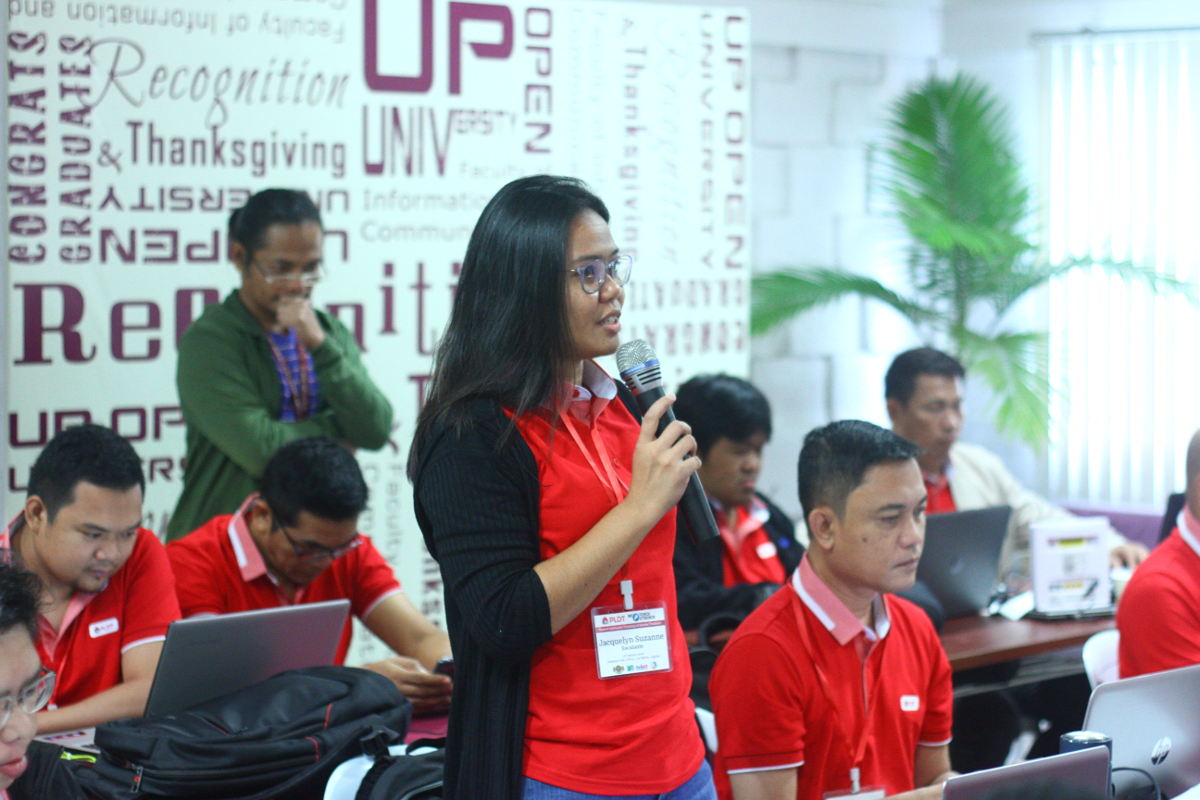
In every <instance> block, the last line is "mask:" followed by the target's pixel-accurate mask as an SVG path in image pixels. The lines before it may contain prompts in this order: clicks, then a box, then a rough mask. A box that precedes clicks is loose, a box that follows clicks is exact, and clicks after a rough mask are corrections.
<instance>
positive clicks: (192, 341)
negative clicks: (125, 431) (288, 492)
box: [167, 189, 392, 540]
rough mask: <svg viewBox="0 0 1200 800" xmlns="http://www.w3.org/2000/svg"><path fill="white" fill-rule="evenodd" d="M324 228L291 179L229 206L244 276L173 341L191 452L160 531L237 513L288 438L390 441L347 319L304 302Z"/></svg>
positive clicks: (172, 534)
mask: <svg viewBox="0 0 1200 800" xmlns="http://www.w3.org/2000/svg"><path fill="white" fill-rule="evenodd" d="M322 236H323V229H322V227H321V216H320V213H319V212H318V210H317V207H316V206H315V205H314V204H313V202H312V200H311V199H309V197H308V195H306V194H304V193H302V192H298V191H293V190H290V189H266V190H264V191H261V192H258V193H257V194H255V195H254V196H253V197H251V198H250V199H249V200H248V201H247V202H246V205H245V206H243V207H242V208H240V209H238V210H236V211H234V212H233V214H232V215H231V216H230V219H229V257H230V260H231V261H233V263H234V265H235V266H236V267H237V269H238V272H240V273H241V276H242V284H241V286H240V287H239V288H238V289H235V290H234V291H233V292H230V294H229V296H228V297H227V298H225V300H224V302H222V303H217V304H213V305H211V306H209V307H208V308H207V309H205V311H204V313H203V314H202V315H201V316H200V318H199V319H197V320H196V321H195V323H193V324H192V326H191V327H189V328H188V330H187V332H186V333H185V334H184V335H183V338H182V339H181V340H180V343H179V364H178V368H177V371H176V384H177V386H178V388H179V400H180V405H181V406H182V407H183V417H184V421H185V422H186V423H187V457H186V459H187V460H186V468H185V470H184V475H183V492H182V494H181V495H180V497H179V502H178V504H177V505H176V506H175V513H174V514H172V516H171V520H170V523H169V524H168V526H167V539H168V540H170V539H177V538H179V537H181V536H183V535H185V534H187V533H188V532H189V531H191V530H194V529H195V528H197V527H199V526H200V525H202V524H203V523H204V522H206V521H207V520H209V519H210V518H212V517H214V516H216V515H218V514H230V513H233V511H235V510H236V509H237V507H238V505H239V504H240V503H241V502H242V500H243V499H245V498H246V497H247V496H248V495H250V494H252V493H254V492H255V491H256V490H257V482H258V478H259V476H260V475H261V474H262V471H263V467H265V466H266V463H267V460H268V459H270V457H271V455H272V454H273V453H274V452H275V450H277V449H278V448H279V446H280V445H282V444H284V443H285V442H289V441H292V440H293V439H300V438H304V437H308V436H330V437H332V438H335V439H338V440H340V441H341V442H343V443H344V444H345V445H346V446H347V447H350V448H358V447H363V448H366V449H368V450H376V449H378V448H380V447H382V446H383V445H384V444H386V443H387V441H388V434H389V432H390V431H391V428H392V406H391V403H389V402H388V400H387V398H386V397H384V395H383V393H382V392H380V391H379V387H377V386H376V385H375V384H374V383H373V382H372V381H371V378H370V376H368V375H367V371H366V368H365V366H364V365H363V363H362V359H361V356H360V354H359V349H358V345H357V344H356V343H355V341H354V337H353V336H352V335H351V333H350V331H349V330H348V329H347V328H346V326H345V325H343V324H342V323H341V322H339V321H338V320H337V319H336V318H334V317H332V316H330V315H329V314H327V313H325V312H324V311H321V310H319V309H317V308H315V307H314V306H313V303H312V298H311V295H312V290H313V287H314V286H315V285H316V283H317V281H319V280H320V279H321V277H322V271H321V257H322Z"/></svg>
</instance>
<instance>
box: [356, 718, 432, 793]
mask: <svg viewBox="0 0 1200 800" xmlns="http://www.w3.org/2000/svg"><path fill="white" fill-rule="evenodd" d="M445 747H446V740H445V739H444V738H442V739H418V740H417V741H415V742H413V743H412V744H410V745H409V750H410V751H419V752H417V753H416V754H414V755H405V756H393V755H391V754H390V753H389V752H388V749H387V748H388V743H387V740H386V737H385V736H384V735H383V731H377V732H375V733H374V734H373V735H369V736H367V737H366V738H364V739H363V742H362V749H363V752H364V753H366V755H368V756H370V757H371V758H372V759H373V760H374V762H375V763H374V764H372V766H371V769H370V771H369V772H367V774H366V775H364V776H363V779H362V783H360V784H359V785H358V791H357V792H356V793H355V795H354V800H442V783H443V778H444V774H445V766H446V750H445Z"/></svg>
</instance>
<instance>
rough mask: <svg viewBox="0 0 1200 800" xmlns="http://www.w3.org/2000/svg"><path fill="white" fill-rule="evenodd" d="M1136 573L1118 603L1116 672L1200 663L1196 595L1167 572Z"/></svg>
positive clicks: (1137, 672) (1125, 673)
mask: <svg viewBox="0 0 1200 800" xmlns="http://www.w3.org/2000/svg"><path fill="white" fill-rule="evenodd" d="M1152 569H1153V566H1152ZM1139 577H1142V576H1139V573H1137V572H1135V573H1134V575H1133V578H1132V579H1131V580H1130V582H1129V586H1128V587H1126V589H1125V593H1124V594H1123V595H1122V596H1121V603H1120V605H1119V606H1118V607H1117V630H1119V631H1120V632H1121V638H1120V642H1119V644H1118V650H1117V653H1118V663H1119V669H1120V675H1121V677H1122V678H1129V677H1133V676H1135V675H1145V674H1146V673H1148V672H1159V671H1161V670H1164V669H1174V668H1175V667H1185V666H1188V665H1191V664H1200V613H1198V612H1197V606H1196V598H1195V597H1194V596H1192V595H1191V593H1190V592H1188V591H1187V589H1186V587H1185V586H1183V585H1182V584H1181V582H1180V581H1179V580H1178V579H1176V578H1175V577H1174V576H1172V575H1168V574H1165V573H1163V572H1150V571H1147V573H1146V575H1145V576H1144V577H1142V580H1140V581H1139V580H1138V578H1139Z"/></svg>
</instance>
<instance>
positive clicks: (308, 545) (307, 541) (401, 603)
mask: <svg viewBox="0 0 1200 800" xmlns="http://www.w3.org/2000/svg"><path fill="white" fill-rule="evenodd" d="M366 505H367V486H366V483H365V482H364V481H363V477H362V472H361V471H360V470H359V468H358V463H357V462H356V461H355V460H354V456H353V455H351V453H350V452H349V451H348V450H347V449H346V448H345V447H342V446H341V445H340V444H338V443H337V442H335V441H333V440H332V439H329V438H327V437H318V438H311V439H301V440H299V441H294V442H289V443H288V444H286V445H284V446H283V447H281V448H280V449H279V451H278V452H277V453H276V454H275V455H274V456H272V457H271V460H270V461H268V462H267V466H266V469H265V470H264V471H263V476H262V492H261V494H252V495H250V496H249V497H247V498H246V499H245V501H244V502H243V503H242V504H241V507H240V508H239V509H238V510H237V512H236V513H234V514H232V515H230V514H224V515H220V516H217V517H214V518H213V519H211V520H209V521H208V523H207V524H205V525H203V526H201V527H200V528H199V529H197V530H195V531H193V532H192V533H190V534H188V535H187V536H184V537H183V538H182V539H178V540H176V541H174V542H171V543H170V544H168V545H167V555H168V556H169V557H170V559H171V566H172V567H174V569H175V575H176V590H177V592H178V595H179V604H180V606H181V607H182V609H183V614H184V616H194V615H198V614H227V613H230V612H234V611H252V610H255V609H260V608H273V607H277V606H283V605H294V604H297V603H317V602H322V601H325V600H339V599H342V598H345V599H348V600H350V610H351V612H352V613H353V614H354V615H355V616H356V617H358V618H359V619H360V620H361V621H362V622H363V624H364V625H366V626H367V628H368V629H369V630H370V631H371V632H372V633H374V634H375V635H376V636H378V637H379V638H380V639H382V640H383V641H384V643H385V644H387V645H388V646H389V647H390V648H391V649H392V650H393V651H395V652H396V653H397V655H396V656H394V657H392V658H388V659H384V660H383V661H379V662H376V663H374V664H368V665H366V669H370V670H373V671H375V672H378V673H380V674H382V675H385V676H387V677H388V678H390V679H391V680H392V681H393V682H394V683H395V684H396V685H397V686H398V687H399V688H400V691H401V692H403V693H404V694H405V696H406V697H408V699H409V700H410V701H411V702H412V704H413V708H414V710H415V711H417V712H433V711H438V710H442V709H444V708H446V706H447V705H448V704H449V702H450V689H451V682H450V679H449V678H448V677H446V676H445V675H438V674H433V672H432V670H433V669H434V667H435V666H436V665H437V663H438V661H440V660H441V659H443V658H446V657H448V656H449V655H450V640H449V638H448V637H447V636H446V634H445V633H444V632H442V631H440V630H438V629H437V628H436V627H434V625H433V623H432V622H430V621H429V620H428V619H427V618H426V617H425V616H424V615H423V614H421V612H420V611H419V610H418V609H417V608H416V607H415V606H414V605H413V604H412V602H411V601H410V600H409V599H408V597H407V596H406V595H405V594H404V592H403V591H402V590H401V588H400V584H399V583H398V582H397V581H396V577H395V575H394V574H393V572H392V568H391V567H390V566H388V564H387V562H386V561H384V559H383V556H381V555H380V554H379V551H377V550H376V549H375V546H374V545H373V544H372V543H371V540H370V539H368V538H367V537H366V536H363V535H362V534H360V533H359V532H358V530H357V523H358V516H359V514H360V513H362V511H363V510H364V509H365V508H366ZM350 632H351V623H350V621H349V620H347V621H346V628H345V630H344V631H343V632H342V640H341V643H340V644H339V646H338V650H337V656H336V659H335V663H337V664H341V663H342V662H343V661H344V659H345V657H346V651H347V649H348V648H349V646H350Z"/></svg>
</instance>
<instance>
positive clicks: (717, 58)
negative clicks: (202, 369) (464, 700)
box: [4, 0, 750, 660]
mask: <svg viewBox="0 0 1200 800" xmlns="http://www.w3.org/2000/svg"><path fill="white" fill-rule="evenodd" d="M7 5H8V8H7V14H8V20H7V31H6V47H7V57H8V62H9V68H8V74H7V81H6V92H7V103H6V109H5V110H6V118H5V120H4V127H5V131H6V162H5V181H6V191H5V196H6V211H7V217H6V221H5V231H6V235H5V244H4V247H5V255H6V258H5V269H6V275H5V285H6V287H7V290H8V294H7V296H8V303H7V304H6V308H5V318H4V323H5V327H6V337H5V342H6V348H7V349H6V353H5V356H6V358H5V363H6V367H5V382H4V394H5V402H6V411H7V413H6V418H7V422H8V424H7V427H6V433H7V444H8V446H7V448H6V453H5V461H6V464H5V469H6V492H5V494H4V503H5V508H4V514H5V518H6V519H7V517H8V516H11V515H12V514H14V513H16V511H17V509H18V508H19V505H20V503H21V501H22V498H23V493H24V486H25V480H26V477H27V475H28V469H29V466H30V464H31V463H32V461H33V459H34V458H35V457H36V455H37V453H38V452H39V450H40V447H41V445H42V444H44V442H45V441H46V440H47V439H48V438H49V437H50V436H52V435H53V434H54V432H55V431H57V430H59V429H60V428H62V427H63V426H66V425H70V424H76V423H78V422H81V421H85V420H91V421H95V422H99V423H103V424H107V425H111V426H113V427H114V428H116V429H117V430H118V431H119V432H120V433H122V434H123V435H125V436H127V437H128V438H129V439H130V440H131V441H133V443H134V445H135V447H136V448H137V450H138V452H139V454H140V455H141V456H142V457H143V459H144V460H145V464H146V469H147V478H148V485H147V493H146V506H145V508H146V524H147V526H149V527H151V528H153V529H155V530H159V531H161V530H163V529H164V528H165V522H166V520H167V518H168V515H169V514H170V512H171V510H172V508H173V506H174V503H175V499H176V497H177V495H178V491H179V486H180V479H181V475H182V465H181V463H180V462H181V459H182V456H183V452H184V441H183V426H182V418H181V416H180V413H179V409H178V397H177V394H176V391H175V382H174V371H175V358H176V352H177V351H176V343H177V341H178V337H179V335H180V334H182V332H183V330H184V329H185V328H186V326H187V325H188V324H189V323H190V322H191V320H193V319H195V317H196V316H198V315H199V313H200V311H201V309H202V308H203V306H204V304H206V303H208V302H214V301H216V300H218V299H219V298H223V297H224V296H225V294H226V293H227V292H228V291H229V290H230V289H232V288H234V287H235V286H236V277H237V276H236V273H235V271H234V269H233V267H232V266H231V265H230V264H229V263H228V262H227V260H226V259H225V257H224V254H225V252H226V247H227V242H226V237H225V223H226V220H227V218H228V214H229V212H230V210H232V209H233V208H236V207H238V206H239V205H241V203H242V202H243V201H244V200H245V198H246V197H247V196H249V194H250V193H252V192H254V191H257V190H259V189H262V188H267V187H270V186H284V187H295V188H301V189H305V190H307V191H309V192H310V193H311V194H312V195H313V197H314V198H315V199H316V200H317V202H318V204H319V206H320V208H321V210H322V213H323V216H324V221H325V227H326V231H327V237H326V242H325V257H326V265H327V272H328V278H327V279H326V281H325V282H323V283H322V284H320V285H319V286H318V287H317V289H316V292H315V294H314V298H315V300H316V301H317V302H319V303H320V304H321V305H323V306H325V307H327V308H329V309H331V310H332V311H333V312H334V313H336V314H337V315H338V316H339V317H340V318H341V319H342V320H343V321H344V322H345V323H346V324H347V325H348V326H350V328H351V329H352V330H354V331H355V332H356V333H357V335H358V337H359V340H360V342H361V343H362V344H363V346H364V349H365V359H366V362H367V365H368V368H369V370H370V372H371V375H372V376H373V378H374V379H375V381H376V382H377V383H378V384H379V385H380V386H381V387H382V388H383V390H384V391H385V392H386V393H387V394H388V396H389V397H390V398H391V399H392V402H393V404H394V406H395V408H396V418H397V422H398V426H397V429H396V430H395V432H394V435H393V442H394V443H395V446H394V447H390V448H385V449H384V450H383V451H381V452H379V453H360V463H361V464H362V466H363V469H364V471H365V473H366V476H367V480H368V482H369V484H370V487H371V492H372V502H371V509H370V511H369V512H368V513H367V514H366V515H364V517H363V518H362V521H361V527H362V530H363V531H364V532H366V533H369V534H370V535H371V536H372V537H374V539H375V541H376V542H377V543H378V545H379V546H380V548H381V550H382V551H383V552H384V553H385V555H386V556H387V557H388V558H389V560H390V561H391V562H392V563H393V564H394V565H395V567H396V570H397V573H398V575H399V576H400V578H401V580H402V582H403V583H404V584H405V586H406V587H407V589H408V591H409V593H410V595H411V596H412V597H413V599H414V601H415V602H417V603H418V605H420V606H421V607H422V608H423V609H424V610H425V611H426V612H427V613H429V614H431V615H432V616H434V617H435V618H438V619H440V618H441V585H440V581H439V580H438V571H437V566H436V564H434V563H433V562H432V561H431V560H430V559H429V558H428V556H427V555H426V553H425V550H424V547H423V545H422V542H421V536H420V532H419V530H418V529H417V527H416V524H415V522H414V521H413V518H412V511H411V488H410V486H409V484H408V481H407V480H406V478H405V476H404V461H405V457H406V453H407V448H408V441H409V439H410V437H411V433H412V423H413V420H414V419H415V417H416V414H417V411H418V408H419V404H420V400H421V396H422V391H423V382H424V380H425V379H426V376H427V375H428V372H429V366H430V354H431V353H432V351H433V348H434V346H435V344H436V341H437V337H438V333H439V331H440V328H441V326H442V324H443V322H444V320H445V318H446V315H447V313H448V310H449V303H450V298H451V293H452V291H453V287H454V285H455V280H456V277H455V276H456V270H457V268H458V262H459V260H460V259H461V258H462V254H463V251H464V249H465V245H466V241H467V238H468V236H469V233H470V230H471V227H472V226H473V224H474V221H475V219H476V217H477V216H478V213H479V211H480V210H481V208H482V207H483V205H484V203H486V202H487V200H488V198H490V197H491V195H492V194H493V193H494V192H495V191H496V190H497V189H498V188H499V187H500V186H502V185H503V184H504V183H506V182H507V181H508V180H511V179H512V178H515V177H518V176H521V175H526V174H530V173H535V172H554V173H559V174H568V175H576V176H578V177H580V178H583V179H584V180H586V181H588V182H589V183H590V184H591V185H592V187H593V188H594V189H595V190H596V191H597V193H598V194H599V195H600V196H601V197H602V198H603V199H604V200H605V202H606V203H607V204H608V206H609V209H610V211H611V212H612V217H613V219H612V228H613V235H614V237H615V239H616V240H617V243H618V245H619V246H620V247H621V248H622V249H623V250H626V251H629V252H632V253H634V255H635V258H636V264H635V268H634V281H633V283H632V284H631V285H630V287H629V290H628V294H627V305H626V309H625V320H624V321H625V332H624V337H625V338H627V339H629V338H638V337H640V338H645V339H647V340H648V341H649V342H650V343H651V345H652V346H653V347H654V348H655V349H656V350H657V352H658V353H659V356H660V357H661V358H662V360H663V362H664V363H665V364H666V366H667V378H668V382H669V383H670V384H671V385H678V382H679V381H680V380H682V379H684V378H686V377H687V376H689V375H692V374H694V373H697V372H701V371H721V370H723V371H728V372H731V373H734V374H740V375H745V374H746V373H747V368H748V361H749V341H748V330H747V319H748V302H749V294H748V276H749V265H750V261H749V242H748V231H749V207H748V202H749V192H748V186H747V180H748V173H749V164H748V157H749V141H750V136H749V129H748V124H749V113H748V112H749V69H750V65H749V54H750V53H749V49H750V48H749V35H750V29H749V20H748V18H747V15H746V14H745V12H743V11H740V10H733V9H726V8H707V9H705V8H695V7H673V6H662V5H640V4H637V3H619V2H595V1H593V0H588V1H587V2H565V1H554V0H549V1H544V2H539V3H522V2H510V3H454V4H451V3H449V2H446V1H445V0H438V1H437V2H434V1H433V0H406V1H405V2H394V0H274V2H271V1H269V0H238V2H232V0H225V2H210V3H205V4H192V3H186V4H185V3H167V2H157V1H155V2H151V0H146V1H145V2H142V3H111V2H64V0H8V3H7ZM197 6H200V8H199V9H198V8H197ZM452 8H453V9H454V12H453V14H452ZM608 366H609V367H610V371H612V370H611V364H610V365H608ZM230 510H231V511H232V509H230ZM380 647H381V645H380V644H379V643H378V642H374V641H369V640H368V639H367V637H364V636H361V635H360V636H359V637H358V638H357V640H356V647H355V651H354V653H353V654H352V659H354V660H358V659H366V658H373V657H376V656H378V655H380V653H379V648H380Z"/></svg>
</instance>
